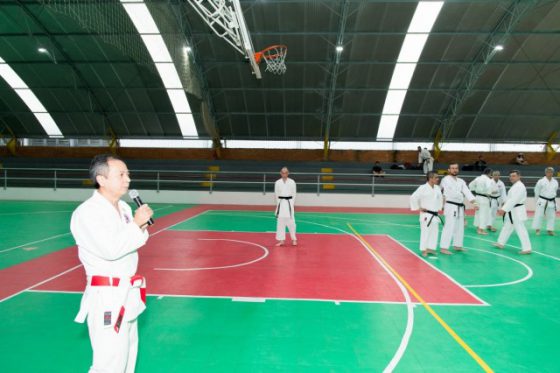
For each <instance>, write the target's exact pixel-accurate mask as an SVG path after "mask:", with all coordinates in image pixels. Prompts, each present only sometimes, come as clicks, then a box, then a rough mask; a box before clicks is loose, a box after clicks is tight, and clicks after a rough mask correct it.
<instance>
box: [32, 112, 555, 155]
mask: <svg viewBox="0 0 560 373" xmlns="http://www.w3.org/2000/svg"><path fill="white" fill-rule="evenodd" d="M39 115H41V114H39ZM182 115H185V116H186V115H187V114H182ZM119 144H120V146H121V147H124V148H178V149H181V148H183V149H194V148H198V149H210V148H212V140H200V139H183V140H178V139H120V140H119ZM224 145H225V146H226V147H227V148H229V149H310V150H320V149H323V142H322V141H266V140H261V141H252V140H226V141H224ZM418 146H420V147H422V148H431V147H432V146H433V144H432V143H431V142H394V141H387V142H374V141H371V142H364V141H360V142H356V141H333V142H331V145H330V149H331V150H382V151H388V150H401V151H416V149H417V147H418ZM441 147H442V150H443V151H469V152H472V151H478V152H496V151H501V152H524V153H541V152H542V151H543V147H544V144H494V143H444V144H442V145H441Z"/></svg>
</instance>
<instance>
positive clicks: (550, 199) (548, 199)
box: [539, 196, 556, 214]
mask: <svg viewBox="0 0 560 373" xmlns="http://www.w3.org/2000/svg"><path fill="white" fill-rule="evenodd" d="M539 198H542V199H544V200H546V203H545V204H544V213H545V214H546V208H547V207H548V202H552V203H554V210H555V211H556V197H554V198H546V197H543V196H539Z"/></svg>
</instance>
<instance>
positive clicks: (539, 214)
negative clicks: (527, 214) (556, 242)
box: [533, 198, 556, 231]
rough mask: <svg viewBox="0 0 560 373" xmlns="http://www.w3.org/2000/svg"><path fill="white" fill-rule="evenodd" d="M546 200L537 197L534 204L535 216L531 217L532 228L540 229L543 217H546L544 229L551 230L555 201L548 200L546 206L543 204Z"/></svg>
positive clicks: (553, 221)
mask: <svg viewBox="0 0 560 373" xmlns="http://www.w3.org/2000/svg"><path fill="white" fill-rule="evenodd" d="M546 202H547V201H546V200H544V199H541V198H539V199H538V200H537V204H536V206H535V217H534V218H533V229H541V225H542V220H543V217H546V230H547V231H553V230H554V223H555V221H556V208H555V206H556V203H555V202H548V206H546V211H545V205H546Z"/></svg>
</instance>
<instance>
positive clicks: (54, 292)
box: [26, 286, 480, 307]
mask: <svg viewBox="0 0 560 373" xmlns="http://www.w3.org/2000/svg"><path fill="white" fill-rule="evenodd" d="M148 287H149V286H148ZM26 292H28V293H52V294H83V291H71V290H39V289H29V290H26ZM146 295H147V296H148V297H155V298H165V297H170V298H189V299H195V298H202V299H232V298H235V297H232V296H231V295H229V296H226V295H189V294H167V293H166V294H160V293H148V294H146ZM240 297H241V296H240ZM242 298H248V297H242ZM262 299H266V300H267V301H268V300H279V301H280V300H281V301H293V302H298V301H302V302H327V303H336V302H339V303H340V304H381V305H383V304H388V305H397V306H401V305H406V302H405V301H403V302H394V301H377V300H360V299H356V300H340V299H322V298H277V297H267V298H262ZM412 304H413V306H414V307H416V306H417V305H421V303H419V302H412ZM426 304H429V305H430V306H438V307H439V306H441V307H457V306H462V307H463V306H464V307H473V306H475V307H480V305H477V304H472V303H468V304H466V303H426Z"/></svg>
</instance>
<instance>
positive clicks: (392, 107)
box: [377, 1, 443, 141]
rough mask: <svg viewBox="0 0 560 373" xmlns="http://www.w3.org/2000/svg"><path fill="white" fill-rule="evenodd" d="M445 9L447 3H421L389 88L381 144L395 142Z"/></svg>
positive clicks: (378, 134)
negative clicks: (410, 90) (431, 36)
mask: <svg viewBox="0 0 560 373" xmlns="http://www.w3.org/2000/svg"><path fill="white" fill-rule="evenodd" d="M442 6H443V1H420V2H419V3H418V6H417V7H416V11H415V12H414V15H413V17H412V20H411V22H410V25H409V26H408V31H407V34H406V36H405V38H404V41H403V45H402V47H401V51H400V53H399V57H398V59H397V63H396V65H395V69H394V71H393V76H392V78H391V83H390V84H389V89H388V91H387V97H386V98H385V104H384V106H383V113H382V115H381V120H380V121H379V129H378V130H377V141H387V140H392V139H393V137H394V136H395V131H396V129H397V123H398V121H399V115H400V113H401V110H402V106H403V103H404V99H405V97H406V93H407V91H408V88H409V87H410V82H411V81H412V76H413V75H414V71H415V70H416V65H417V63H418V60H419V59H420V56H421V54H422V50H423V49H424V45H425V44H426V41H427V40H428V36H429V33H430V31H431V30H432V27H433V26H434V23H435V22H436V19H437V17H438V15H439V12H440V11H441V8H442Z"/></svg>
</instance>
